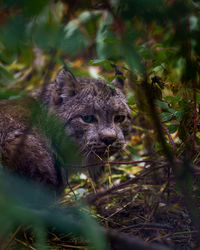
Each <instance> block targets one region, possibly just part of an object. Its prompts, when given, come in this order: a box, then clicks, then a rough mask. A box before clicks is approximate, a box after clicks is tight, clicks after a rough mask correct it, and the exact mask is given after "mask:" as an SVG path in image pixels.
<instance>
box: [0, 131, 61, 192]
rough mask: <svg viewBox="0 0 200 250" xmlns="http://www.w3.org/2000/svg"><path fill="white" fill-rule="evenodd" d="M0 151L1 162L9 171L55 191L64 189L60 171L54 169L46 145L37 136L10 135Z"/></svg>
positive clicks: (32, 134) (30, 134)
mask: <svg viewBox="0 0 200 250" xmlns="http://www.w3.org/2000/svg"><path fill="white" fill-rule="evenodd" d="M2 151H3V152H2V159H3V162H4V164H5V166H6V167H7V168H8V169H9V170H11V171H13V172H16V173H19V174H21V175H24V176H26V177H29V178H31V179H33V180H35V181H37V182H39V183H41V184H43V185H47V186H49V187H50V188H52V189H53V190H56V191H59V190H61V189H63V188H64V183H63V179H62V176H61V171H60V170H59V169H58V168H56V166H55V163H54V159H53V157H52V154H51V152H50V150H49V149H48V147H47V143H46V142H45V140H42V139H41V138H39V135H38V134H34V133H27V134H26V133H24V134H18V135H16V133H10V134H9V135H7V137H6V138H5V140H4V143H3V145H2Z"/></svg>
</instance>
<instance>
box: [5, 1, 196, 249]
mask: <svg viewBox="0 0 200 250" xmlns="http://www.w3.org/2000/svg"><path fill="white" fill-rule="evenodd" d="M80 2H81V3H80V6H79V8H78V9H77V8H74V6H75V5H74V4H73V3H72V2H70V3H71V6H70V4H69V3H68V1H56V2H52V1H48V0H43V1H40V0H30V1H25V0H19V1H13V0H5V1H3V3H1V8H0V88H1V89H0V99H14V98H19V97H21V96H23V95H24V92H26V91H27V90H30V89H32V88H34V86H35V85H37V84H38V85H39V80H38V79H42V80H41V82H42V81H43V82H44V83H45V84H46V83H48V82H49V81H51V80H52V79H51V78H52V75H51V74H52V72H51V71H53V70H52V68H53V69H54V68H55V69H57V67H58V64H60V63H62V64H65V63H67V64H69V65H70V66H72V67H74V68H75V70H77V66H75V64H76V63H74V61H76V60H77V61H78V62H79V64H80V65H81V63H80V61H83V60H84V61H86V63H87V62H88V61H89V66H96V67H97V68H100V69H104V70H106V71H107V72H109V73H108V77H107V76H106V77H105V79H108V80H107V82H108V84H109V86H110V87H111V88H113V86H112V83H111V81H112V80H113V79H114V78H116V77H121V76H114V77H113V75H114V74H113V69H112V66H111V64H116V65H120V66H122V68H123V69H124V71H125V75H126V77H127V78H128V79H130V80H131V82H132V83H131V86H130V89H129V91H128V95H127V98H128V103H129V104H130V105H131V106H132V107H133V114H134V115H136V116H137V117H140V116H141V120H145V121H146V123H145V122H144V123H143V124H142V125H141V124H139V125H138V124H136V125H135V127H136V128H138V127H139V129H138V130H140V132H139V133H141V134H142V136H143V137H145V135H146V134H148V133H149V134H148V136H149V137H150V139H149V138H148V140H147V143H146V144H147V145H148V146H147V148H148V147H149V151H150V152H152V151H153V152H158V151H159V152H160V149H161V148H162V142H161V140H160V138H161V136H158V137H155V136H154V137H151V133H150V132H149V131H151V130H152V128H153V129H154V130H156V132H159V131H158V130H159V123H162V124H164V125H165V126H166V127H167V129H168V132H169V134H175V135H173V136H174V137H173V139H174V141H176V144H177V145H176V146H177V148H178V147H179V146H180V144H181V143H182V142H185V141H186V140H188V137H189V136H191V135H192V134H193V135H194V136H193V140H195V133H196V132H197V131H196V130H195V124H197V123H198V121H199V114H197V117H195V116H194V115H193V114H194V113H195V112H194V111H195V108H196V107H195V105H196V103H197V105H199V104H200V92H199V88H200V86H199V79H200V74H199V73H200V66H199V58H200V47H199V44H200V32H199V30H200V18H199V10H200V6H199V3H198V1H189V0H186V1H179V0H178V1H162V0H154V1H149V0H134V1H133V0H124V1H119V0H112V1H102V7H101V6H100V7H98V4H97V6H94V5H93V4H92V3H90V2H89V1H86V2H84V3H82V1H80ZM91 2H92V1H91ZM94 2H95V3H96V1H94ZM100 3H101V1H100ZM103 3H104V4H103ZM64 4H65V5H66V6H67V7H68V13H67V16H69V20H67V21H66V20H65V19H64V18H63V16H64V15H65V13H64V12H65V8H64V7H63V6H64ZM66 6H65V7H66ZM177 10H178V11H177ZM72 17H73V18H72ZM36 50H38V51H39V52H38V53H37V52H36ZM38 54H39V55H38ZM86 58H87V59H86ZM72 61H73V62H72ZM79 64H78V65H79ZM52 65H53V66H54V67H52ZM50 66H51V67H50ZM81 66H83V64H82V65H81ZM84 67H86V66H85V65H84V66H83V68H84ZM29 69H30V72H29ZM84 70H85V69H84ZM86 70H87V69H86ZM86 70H85V71H86ZM55 71H56V70H55ZM78 71H80V69H78ZM110 72H112V76H110V75H111V73H110ZM79 73H80V72H79ZM80 74H82V72H81V73H80ZM84 74H87V73H85V72H84ZM155 76H157V77H159V79H160V80H158V81H156V82H153V80H152V77H155ZM154 104H155V107H154ZM136 105H137V107H136ZM196 110H197V108H196ZM157 112H158V113H159V119H160V120H159V121H158V122H157V123H156V122H155V123H154V124H153V126H152V119H151V118H152V117H153V120H155V117H156V115H155V114H157ZM141 113H142V114H141ZM32 124H33V125H34V126H37V127H38V128H39V129H40V130H41V131H42V133H44V134H45V135H46V137H47V138H48V139H49V140H50V142H51V144H52V148H53V150H54V152H53V153H54V157H55V159H56V161H57V162H58V165H59V166H64V167H66V166H67V165H70V164H73V163H74V162H75V163H77V161H78V160H79V159H78V156H77V154H76V153H74V152H78V151H77V149H76V147H75V146H74V145H73V143H71V141H70V139H69V138H68V137H67V136H66V135H65V132H64V128H63V124H62V123H61V122H60V121H58V120H57V119H56V118H55V117H54V116H50V115H49V114H48V113H47V111H46V110H45V109H44V108H43V107H41V106H37V107H35V109H32ZM156 124H157V126H158V127H156ZM141 131H142V132H141ZM176 131H178V133H175V132H176ZM163 133H164V135H165V140H166V143H167V145H168V146H169V145H170V139H169V138H168V137H167V136H166V133H165V132H163ZM141 134H140V135H141ZM166 137H167V139H166ZM152 138H153V139H152ZM190 140H191V137H190ZM189 143H190V142H189ZM189 143H188V144H189ZM195 143H197V145H199V144H200V142H199V140H197V139H196V141H195ZM195 143H194V141H192V142H191V144H195ZM144 144H145V140H144ZM143 147H144V146H143ZM129 148H130V154H131V155H132V156H135V157H138V155H139V154H138V151H139V150H141V145H139V146H135V145H134V146H133V145H129ZM138 148H139V149H138ZM136 149H138V150H136ZM141 151H142V153H146V152H143V151H145V150H144V149H142V150H141ZM177 151H178V150H177ZM174 153H175V154H176V153H177V152H174ZM189 158H190V157H189ZM1 177H2V178H1V181H2V183H3V184H2V188H1V189H0V192H1V200H0V208H1V211H0V212H1V213H0V214H1V217H0V219H1V222H2V223H1V224H2V225H5V224H6V225H8V226H7V228H5V230H4V229H3V228H2V227H0V229H1V231H2V233H4V234H6V232H7V231H8V230H11V229H13V228H14V225H15V224H16V223H19V224H26V225H29V224H32V225H33V227H34V228H35V231H36V232H37V234H39V233H38V232H41V233H42V235H44V237H43V241H44V240H45V237H46V236H45V234H46V230H47V229H46V227H45V226H44V225H46V224H47V225H48V224H50V225H52V226H53V227H56V228H58V229H60V230H61V231H62V232H73V233H74V234H78V235H81V236H85V238H86V239H90V240H91V239H93V247H94V248H95V249H103V248H104V247H105V246H104V244H103V243H102V242H103V239H102V238H101V237H99V238H98V235H99V234H100V231H99V230H98V229H97V228H98V227H97V226H96V224H95V222H93V221H92V222H90V220H92V219H91V217H90V216H89V215H88V214H87V213H82V212H80V213H79V210H82V209H80V208H79V209H76V212H77V213H78V214H79V217H81V218H82V223H83V225H84V227H86V228H87V229H88V230H86V231H85V230H84V229H83V228H82V224H81V223H80V224H77V223H76V222H77V219H74V214H73V211H71V210H68V211H67V213H65V212H63V210H62V211H61V212H60V210H59V209H58V208H53V209H49V204H51V202H52V197H50V198H49V194H46V193H45V192H44V193H43V191H41V194H40V195H41V196H40V195H39V197H40V201H42V202H41V204H40V202H39V201H38V200H37V202H36V203H35V204H37V203H38V204H40V205H41V208H42V209H43V208H44V209H45V213H41V208H40V209H38V208H37V209H38V210H37V211H32V210H31V209H30V207H28V208H27V201H24V200H23V202H21V201H22V199H25V197H27V196H28V194H29V193H33V194H34V192H35V191H33V190H32V189H31V190H30V189H29V188H32V187H29V184H27V183H26V184H25V183H23V184H22V183H21V180H18V179H17V180H15V179H14V181H13V182H14V183H15V184H16V186H19V187H21V190H20V192H18V191H17V188H16V189H15V188H14V189H12V188H11V189H12V190H10V187H8V185H6V182H5V179H6V180H7V178H14V177H9V176H6V177H4V174H3V173H2V175H1ZM8 183H9V182H8ZM31 185H32V184H31ZM33 185H34V184H33ZM11 187H12V186H11ZM8 191H9V192H8ZM25 191H27V192H25ZM16 192H17V194H18V195H17V196H16V195H15V194H16ZM20 193H21V194H20ZM37 195H38V193H37ZM37 195H36V194H35V195H34V196H37ZM18 196H19V197H18ZM18 200H19V201H18ZM5 201H6V202H5ZM18 202H19V204H18ZM29 202H30V200H28V203H29ZM32 205H33V204H32V203H31V206H32ZM50 207H51V206H50ZM57 209H58V210H57ZM22 215H23V216H22ZM70 217H72V218H73V221H71V219H70ZM19 218H20V219H19ZM5 221H6V223H5ZM101 244H102V245H101Z"/></svg>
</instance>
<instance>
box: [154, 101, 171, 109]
mask: <svg viewBox="0 0 200 250" xmlns="http://www.w3.org/2000/svg"><path fill="white" fill-rule="evenodd" d="M155 104H156V105H158V106H159V107H161V108H165V109H168V108H169V105H168V103H167V102H162V101H159V100H156V101H155Z"/></svg>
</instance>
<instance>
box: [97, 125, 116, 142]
mask: <svg viewBox="0 0 200 250" xmlns="http://www.w3.org/2000/svg"><path fill="white" fill-rule="evenodd" d="M100 139H101V141H102V142H104V144H105V145H106V146H109V145H112V144H113V143H114V142H115V141H116V139H117V136H116V133H115V131H114V130H113V129H106V130H103V131H102V132H101V133H100Z"/></svg>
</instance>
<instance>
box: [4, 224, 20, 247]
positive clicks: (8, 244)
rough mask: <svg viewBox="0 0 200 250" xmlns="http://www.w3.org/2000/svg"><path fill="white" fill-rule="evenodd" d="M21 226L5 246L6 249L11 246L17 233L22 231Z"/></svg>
mask: <svg viewBox="0 0 200 250" xmlns="http://www.w3.org/2000/svg"><path fill="white" fill-rule="evenodd" d="M20 229H21V226H19V227H18V228H17V229H16V231H15V232H14V233H13V234H12V235H11V237H10V239H9V241H8V243H7V244H6V246H5V247H4V250H6V249H8V247H9V246H10V244H11V243H12V241H13V240H14V238H15V236H16V235H17V233H18V232H19V231H20Z"/></svg>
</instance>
